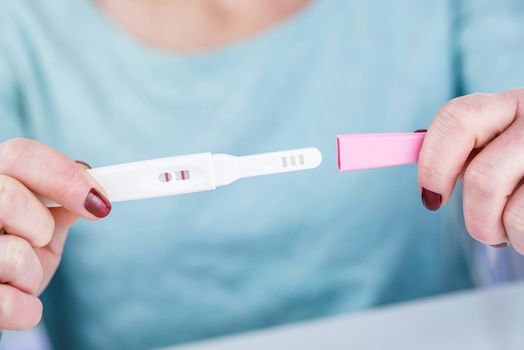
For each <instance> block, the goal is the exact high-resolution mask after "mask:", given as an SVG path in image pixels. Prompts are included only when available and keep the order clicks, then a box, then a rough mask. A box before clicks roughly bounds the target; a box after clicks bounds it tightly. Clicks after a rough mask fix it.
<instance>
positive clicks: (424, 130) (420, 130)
mask: <svg viewBox="0 0 524 350" xmlns="http://www.w3.org/2000/svg"><path fill="white" fill-rule="evenodd" d="M426 131H428V129H417V130H415V131H413V132H426Z"/></svg>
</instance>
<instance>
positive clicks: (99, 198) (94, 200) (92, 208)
mask: <svg viewBox="0 0 524 350" xmlns="http://www.w3.org/2000/svg"><path fill="white" fill-rule="evenodd" d="M84 207H85V208H86V210H87V211H88V212H90V213H91V214H93V215H94V216H96V217H98V218H103V217H106V216H107V215H108V214H109V213H110V212H111V203H109V201H108V200H107V199H106V198H105V197H104V196H103V195H102V194H101V193H100V192H98V191H97V190H96V189H95V188H92V189H91V191H89V194H88V195H87V197H86V200H85V202H84Z"/></svg>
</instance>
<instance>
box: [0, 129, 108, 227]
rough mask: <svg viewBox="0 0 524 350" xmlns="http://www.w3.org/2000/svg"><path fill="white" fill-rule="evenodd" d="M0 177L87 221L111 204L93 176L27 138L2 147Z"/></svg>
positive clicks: (53, 150) (105, 214) (100, 214)
mask: <svg viewBox="0 0 524 350" xmlns="http://www.w3.org/2000/svg"><path fill="white" fill-rule="evenodd" d="M0 174H3V175H7V176H11V177H13V178H16V179H17V180H18V181H20V182H22V183H23V184H24V185H25V186H26V187H28V188H29V189H31V190H32V191H33V192H36V193H38V194H40V195H42V196H43V197H45V198H47V199H50V200H52V201H55V202H57V203H60V204H61V205H62V206H64V207H65V208H67V209H68V210H70V211H72V212H74V213H76V214H78V215H80V216H82V217H84V218H86V219H96V218H102V217H105V216H107V215H108V214H109V212H110V211H111V203H109V201H108V200H107V198H106V196H105V195H104V190H103V188H102V187H101V186H100V184H98V183H97V182H96V181H95V179H93V177H91V176H90V175H89V174H88V173H87V172H86V171H85V170H83V169H81V168H80V167H79V166H78V164H77V163H76V162H74V161H73V160H71V159H69V158H67V157H66V156H64V155H63V154H61V153H60V152H58V151H56V150H55V149H53V148H51V147H49V146H47V145H44V144H42V143H39V142H37V141H33V140H28V139H12V140H9V141H6V142H4V143H2V144H0Z"/></svg>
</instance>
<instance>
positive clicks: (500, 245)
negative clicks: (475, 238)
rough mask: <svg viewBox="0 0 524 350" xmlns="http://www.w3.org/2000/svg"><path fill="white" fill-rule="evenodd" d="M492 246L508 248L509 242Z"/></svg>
mask: <svg viewBox="0 0 524 350" xmlns="http://www.w3.org/2000/svg"><path fill="white" fill-rule="evenodd" d="M492 247H493V248H507V247H508V244H507V243H506V242H504V243H499V244H494V245H492Z"/></svg>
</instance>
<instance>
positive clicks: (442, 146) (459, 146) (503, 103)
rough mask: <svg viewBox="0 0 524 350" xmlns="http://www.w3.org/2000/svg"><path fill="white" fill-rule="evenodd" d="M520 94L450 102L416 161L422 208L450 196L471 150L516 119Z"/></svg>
mask: <svg viewBox="0 0 524 350" xmlns="http://www.w3.org/2000/svg"><path fill="white" fill-rule="evenodd" d="M518 106H519V92H518V91H507V92H504V93H498V94H475V95H467V96H463V97H459V98H456V99H454V100H451V101H450V102H449V103H447V104H446V105H444V106H443V107H442V108H441V109H440V110H439V111H438V112H437V115H436V117H435V119H434V120H433V122H432V123H431V125H430V127H429V129H428V131H427V133H426V136H425V139H424V143H423V145H422V149H421V151H420V155H419V162H418V171H419V174H418V179H419V188H420V189H421V191H422V192H423V200H426V201H427V200H428V198H429V200H430V201H431V202H432V203H426V202H425V205H426V206H427V207H428V208H429V209H431V210H436V209H438V208H439V207H440V205H441V204H445V203H446V202H447V201H448V200H449V197H450V196H451V194H452V192H453V189H454V187H455V183H456V181H457V178H458V176H459V174H460V173H461V172H462V170H463V169H464V166H465V164H466V163H467V161H468V158H469V156H470V154H471V153H472V151H474V150H475V149H477V148H481V147H483V146H484V145H486V144H487V143H488V142H490V141H491V140H492V139H493V138H495V137H496V136H497V135H498V134H500V133H501V132H502V131H504V130H505V129H506V128H507V127H509V126H510V125H511V124H512V122H513V121H514V120H515V118H516V115H517V109H518Z"/></svg>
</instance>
